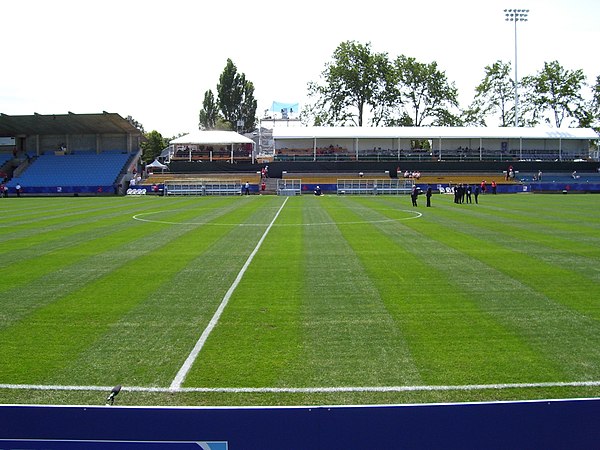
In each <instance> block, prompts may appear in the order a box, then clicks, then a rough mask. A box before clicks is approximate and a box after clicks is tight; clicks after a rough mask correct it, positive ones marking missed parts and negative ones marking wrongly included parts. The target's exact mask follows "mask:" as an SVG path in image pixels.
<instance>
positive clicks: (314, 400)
mask: <svg viewBox="0 0 600 450" xmlns="http://www.w3.org/2000/svg"><path fill="white" fill-rule="evenodd" d="M452 200H453V198H452V197H451V196H445V195H436V196H434V198H433V207H432V208H426V207H425V206H424V203H425V202H424V198H423V199H420V204H419V207H418V208H413V207H411V206H410V199H409V197H408V196H378V197H369V196H365V197H362V196H356V197H352V196H339V197H338V196H334V195H328V196H324V197H314V196H312V195H306V196H302V197H289V198H286V197H275V196H250V197H174V198H162V197H139V198H124V197H113V198H108V197H106V198H83V197H79V198H20V199H16V198H9V199H0V212H1V214H0V258H1V266H0V403H40V404H48V403H49V404H103V402H104V399H105V397H106V395H107V393H108V392H107V391H106V389H107V388H108V390H110V387H111V386H114V385H117V384H121V385H123V386H124V389H123V391H122V393H121V394H120V395H119V397H118V399H117V403H118V404H120V405H315V404H321V405H322V404H396V403H423V402H467V401H494V400H518V399H539V398H578V397H579V398H580V397H597V396H598V391H599V389H600V196H594V195H571V194H569V195H532V194H515V195H496V196H494V195H489V194H486V195H482V196H480V199H479V200H480V201H479V204H478V205H474V204H463V205H456V204H454V203H453V201H452ZM224 299H226V301H225V302H224ZM220 305H221V306H222V307H223V306H224V307H223V308H222V311H221V312H220V313H219V312H218V308H219V307H220ZM211 321H212V322H211ZM209 324H212V325H209ZM207 329H208V330H209V331H207V332H205V330H207ZM204 332H205V334H206V337H205V340H204V342H203V343H202V345H201V347H200V349H199V351H198V353H197V356H195V357H194V358H192V361H191V365H190V366H189V368H188V370H187V371H185V373H184V375H183V378H182V379H181V380H180V381H181V382H180V383H179V384H177V382H176V381H174V380H177V376H178V374H179V373H181V371H182V367H184V363H185V361H186V358H188V356H189V355H190V354H191V353H192V352H193V349H194V347H195V346H196V345H197V343H198V342H199V340H200V338H201V335H203V333H204ZM174 383H175V385H174Z"/></svg>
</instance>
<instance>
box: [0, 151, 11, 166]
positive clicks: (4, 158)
mask: <svg viewBox="0 0 600 450" xmlns="http://www.w3.org/2000/svg"><path fill="white" fill-rule="evenodd" d="M12 157H13V155H12V153H7V152H4V153H0V167H2V166H3V165H4V164H6V163H7V162H8V161H10V160H11V159H12Z"/></svg>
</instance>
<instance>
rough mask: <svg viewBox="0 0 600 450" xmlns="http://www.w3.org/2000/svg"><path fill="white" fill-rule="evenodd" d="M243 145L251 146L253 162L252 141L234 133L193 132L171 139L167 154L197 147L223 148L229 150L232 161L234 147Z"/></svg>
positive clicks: (218, 131) (214, 131)
mask: <svg viewBox="0 0 600 450" xmlns="http://www.w3.org/2000/svg"><path fill="white" fill-rule="evenodd" d="M243 144H252V161H253V162H254V154H255V151H254V141H253V140H252V139H250V138H247V137H246V136H242V135H241V134H239V133H236V132H235V131H220V130H211V131H195V132H193V133H189V134H186V135H185V136H181V137H178V138H176V139H173V140H172V141H171V142H170V144H169V149H170V151H169V153H170V155H173V154H174V153H175V151H176V150H177V149H181V148H185V147H190V148H191V147H192V146H198V145H207V146H223V147H227V148H229V149H230V150H231V155H232V156H231V157H232V159H233V149H234V146H236V145H237V146H241V145H243Z"/></svg>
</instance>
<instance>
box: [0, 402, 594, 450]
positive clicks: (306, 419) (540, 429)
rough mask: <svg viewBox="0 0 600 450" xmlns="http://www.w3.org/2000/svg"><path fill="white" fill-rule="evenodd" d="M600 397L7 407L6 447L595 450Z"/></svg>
mask: <svg viewBox="0 0 600 450" xmlns="http://www.w3.org/2000/svg"><path fill="white" fill-rule="evenodd" d="M599 420H600V400H599V399H586V400H545V401H527V402H499V403H464V404H463V403H461V404H451V405H450V404H439V405H432V404H423V405H393V406H337V407H325V406H320V407H280V408H255V407H240V408H226V407H221V408H156V407H153V408H138V407H116V406H107V407H84V406H0V449H9V448H11V449H13V448H19V449H45V450H58V449H60V450H72V449H84V448H85V449H93V450H96V449H98V450H99V449H117V450H120V449H127V450H129V449H136V450H137V449H142V448H144V449H146V448H147V449H164V448H174V449H179V448H181V449H185V448H200V449H204V450H237V449H244V450H247V449H267V450H268V449H286V450H294V449H298V450H300V449H302V450H305V449H344V450H349V449H395V448H413V449H414V448H446V449H447V448H486V449H490V448H491V449H494V448H504V449H505V448H544V449H555V448H556V449H558V448H578V449H581V448H595V447H597V446H598V443H599V442H600V427H598V425H597V424H598V422H599Z"/></svg>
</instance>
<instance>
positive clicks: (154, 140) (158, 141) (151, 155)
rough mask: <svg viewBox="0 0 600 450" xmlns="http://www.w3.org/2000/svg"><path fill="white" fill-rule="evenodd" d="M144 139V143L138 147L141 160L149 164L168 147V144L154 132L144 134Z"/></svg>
mask: <svg viewBox="0 0 600 450" xmlns="http://www.w3.org/2000/svg"><path fill="white" fill-rule="evenodd" d="M145 137H146V141H145V142H142V143H141V144H140V147H142V159H143V161H144V162H145V163H146V164H150V163H151V162H152V161H154V160H155V159H156V158H158V157H159V156H160V153H161V152H162V151H163V150H164V149H165V148H166V147H168V145H169V142H168V141H167V140H166V139H164V138H163V137H162V135H161V134H160V133H159V132H158V131H156V130H152V131H151V132H150V133H146V134H145Z"/></svg>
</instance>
